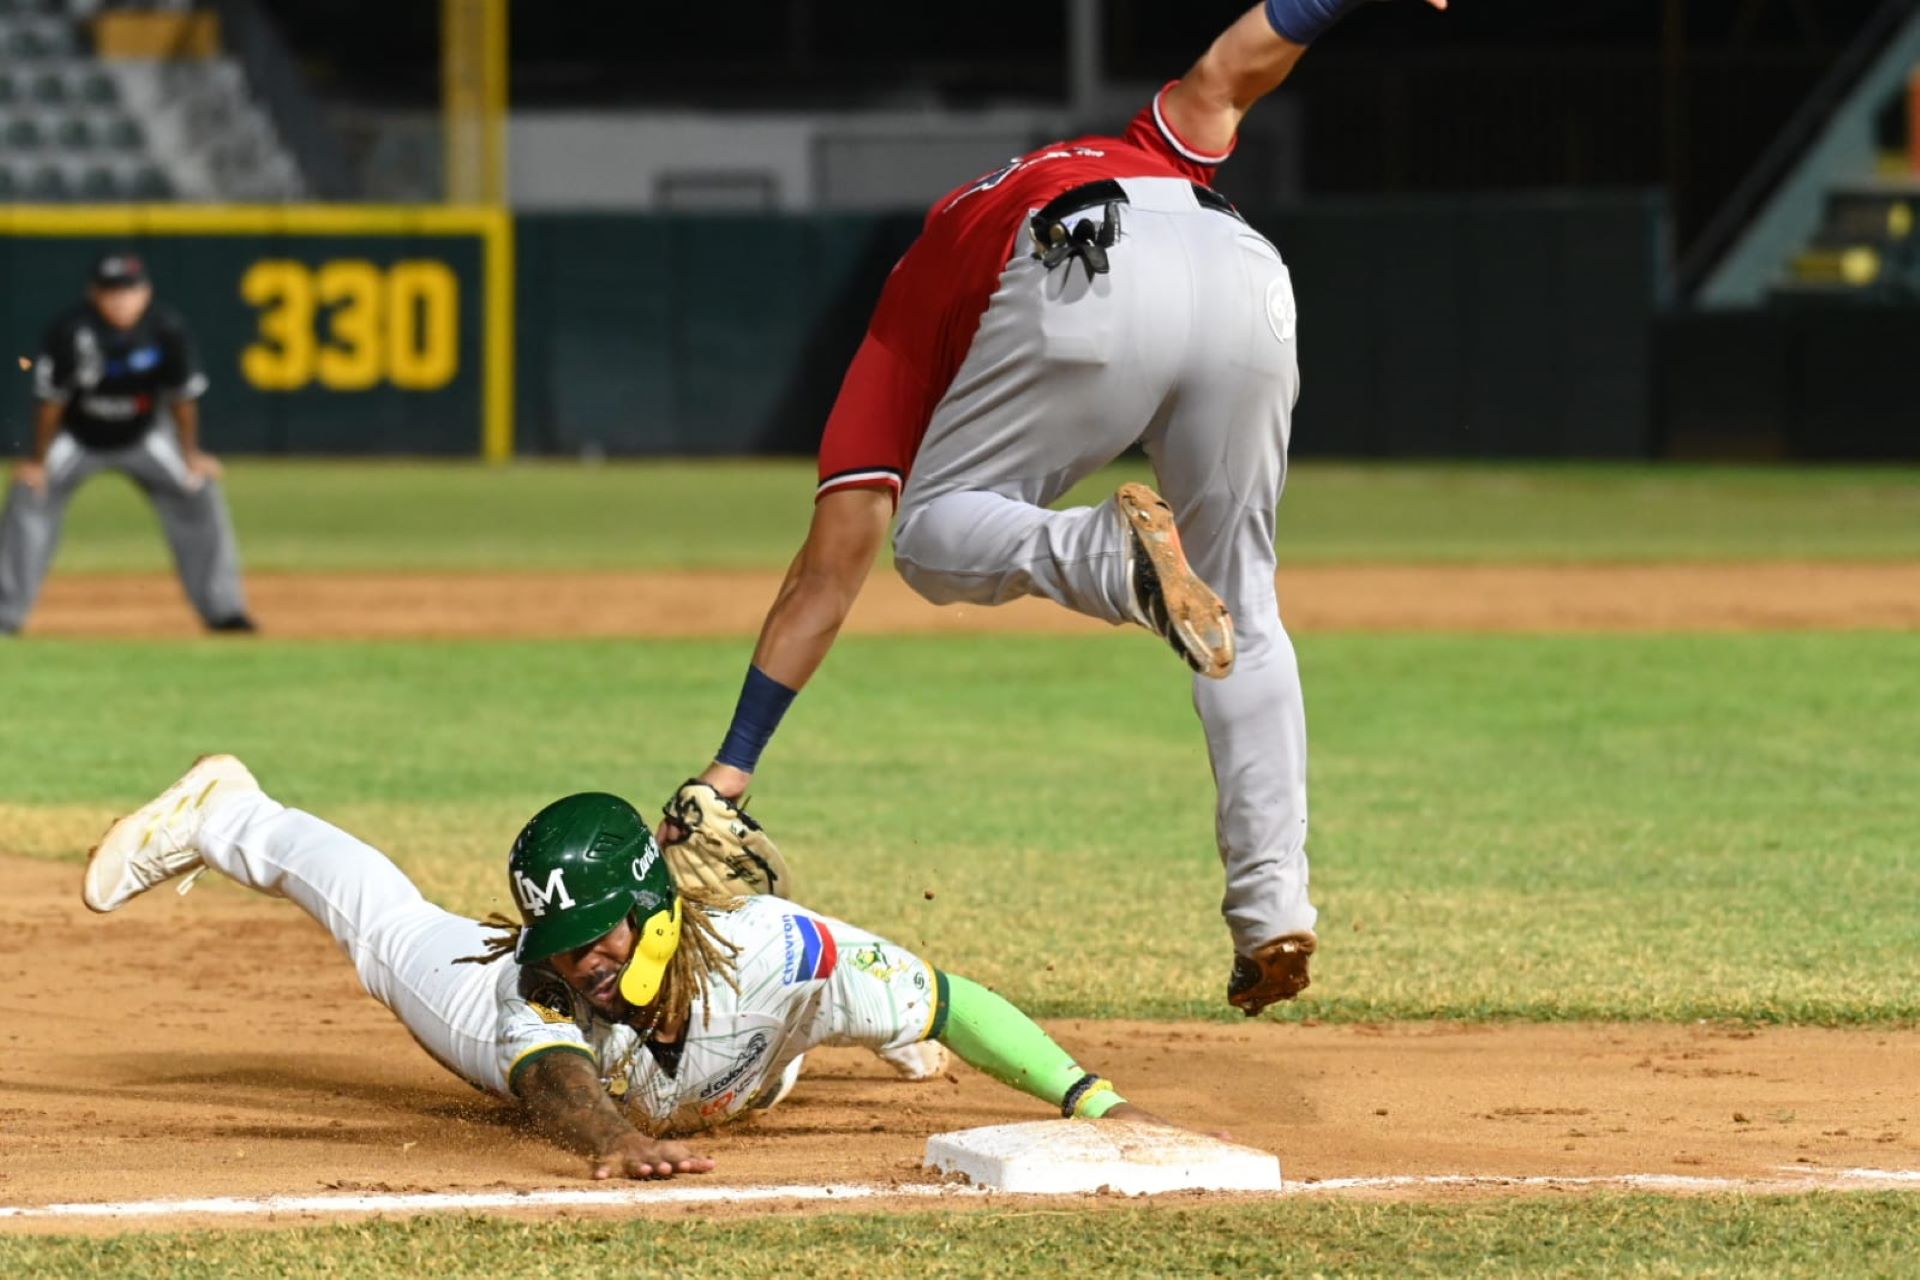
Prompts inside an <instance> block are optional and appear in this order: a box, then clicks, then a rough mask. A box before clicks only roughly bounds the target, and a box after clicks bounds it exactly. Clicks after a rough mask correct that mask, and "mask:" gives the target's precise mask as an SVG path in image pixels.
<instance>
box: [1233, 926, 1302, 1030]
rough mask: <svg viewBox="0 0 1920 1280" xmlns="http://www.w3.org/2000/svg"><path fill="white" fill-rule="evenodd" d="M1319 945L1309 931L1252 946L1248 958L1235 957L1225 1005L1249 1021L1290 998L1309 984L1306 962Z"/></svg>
mask: <svg viewBox="0 0 1920 1280" xmlns="http://www.w3.org/2000/svg"><path fill="white" fill-rule="evenodd" d="M1319 945H1320V940H1319V939H1318V938H1316V937H1315V936H1314V935H1313V934H1312V933H1311V932H1308V933H1289V934H1286V935H1285V936H1283V937H1279V938H1275V939H1274V940H1273V941H1272V942H1268V943H1265V944H1263V945H1261V946H1258V947H1255V948H1254V950H1253V955H1252V956H1238V955H1237V956H1235V957H1234V958H1233V976H1232V977H1230V978H1228V979H1227V1003H1228V1004H1230V1005H1232V1006H1233V1007H1234V1008H1236V1009H1239V1010H1240V1011H1241V1012H1243V1013H1245V1014H1246V1015H1247V1016H1248V1017H1249V1018H1251V1017H1253V1016H1255V1015H1256V1014H1258V1013H1259V1012H1260V1011H1261V1010H1263V1009H1265V1008H1266V1007H1267V1006H1268V1005H1270V1004H1276V1003H1278V1002H1279V1001H1282V1000H1291V999H1293V998H1294V997H1295V996H1297V995H1299V994H1300V993H1301V992H1302V991H1305V990H1306V989H1307V987H1308V986H1309V985H1310V984H1311V981H1312V980H1311V979H1310V978H1308V976H1307V962H1308V961H1309V960H1311V959H1313V952H1314V949H1315V948H1316V947H1318V946H1319Z"/></svg>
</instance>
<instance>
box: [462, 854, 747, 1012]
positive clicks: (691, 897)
mask: <svg viewBox="0 0 1920 1280" xmlns="http://www.w3.org/2000/svg"><path fill="white" fill-rule="evenodd" d="M679 893H680V945H679V946H678V947H675V948H674V951H673V958H672V959H670V960H668V961H667V972H666V980H665V981H664V982H663V983H662V984H661V987H662V989H661V993H660V995H659V996H658V997H657V998H656V1003H657V1002H658V1001H659V1000H664V1001H666V1005H665V1007H663V1008H662V1009H661V1010H660V1011H659V1013H658V1014H657V1015H656V1016H655V1018H654V1025H655V1026H681V1025H685V1023H686V1022H687V1020H688V1019H689V1018H691V1017H692V1016H693V1002H694V1001H695V1000H698V1001H699V1002H700V1025H701V1026H703V1027H704V1026H706V1025H708V1024H709V1023H710V1022H711V1021H712V1018H713V1013H712V1009H711V1004H710V1002H709V1001H708V999H707V996H708V993H709V992H710V991H711V990H712V989H713V982H714V979H716V978H718V979H719V980H720V981H722V982H724V983H726V984H727V986H728V987H730V988H732V989H733V990H734V991H735V992H736V993H737V992H738V991H739V990H740V981H739V979H738V978H737V977H735V976H734V961H735V960H737V959H738V958H739V955H740V948H739V947H737V946H735V945H734V944H733V943H731V942H728V941H727V940H726V939H725V938H724V937H722V936H721V935H720V930H719V929H718V928H717V927H716V926H715V925H714V923H713V916H714V913H716V912H719V913H723V914H724V913H725V912H729V911H733V910H734V909H736V908H737V907H739V906H740V905H741V903H742V901H743V899H741V898H737V897H732V896H729V895H723V894H717V893H714V892H712V891H711V890H708V889H700V888H690V887H682V888H680V890H679ZM483 923H484V924H485V925H486V927H487V928H489V929H491V930H493V931H494V936H493V937H491V938H488V939H487V942H486V949H485V950H484V951H482V952H481V953H480V954H479V955H475V956H461V957H460V958H459V959H458V960H455V961H454V963H455V964H492V963H493V962H494V961H496V960H499V959H501V958H502V957H504V956H510V955H512V954H513V952H514V948H516V947H517V946H519V944H520V934H521V931H522V928H523V926H522V925H521V923H520V922H519V921H518V920H513V919H510V918H508V917H507V916H504V915H502V914H500V913H499V912H498V911H495V912H493V913H492V914H490V915H489V916H488V917H487V918H486V920H485V921H484V922H483Z"/></svg>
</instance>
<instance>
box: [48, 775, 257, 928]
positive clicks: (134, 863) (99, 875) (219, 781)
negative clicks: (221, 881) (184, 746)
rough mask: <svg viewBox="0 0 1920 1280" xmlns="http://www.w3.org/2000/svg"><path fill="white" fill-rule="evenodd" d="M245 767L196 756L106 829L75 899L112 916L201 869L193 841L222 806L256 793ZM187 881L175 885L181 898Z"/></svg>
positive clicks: (201, 862)
mask: <svg viewBox="0 0 1920 1280" xmlns="http://www.w3.org/2000/svg"><path fill="white" fill-rule="evenodd" d="M258 790H260V784H259V783H258V782H256V781H255V780H254V777H253V775H252V774H251V773H249V772H247V766H245V765H244V764H241V763H240V761H239V760H237V759H236V758H234V757H233V756H201V757H200V758H199V759H198V760H196V761H194V762H193V768H191V769H189V770H187V771H186V773H184V774H182V775H181V777H180V781H178V782H176V783H174V784H173V785H172V786H170V787H168V788H167V789H166V790H165V791H162V792H161V793H160V794H159V795H158V796H157V797H155V798H154V799H152V800H149V801H148V802H147V803H146V804H143V805H141V806H140V807H139V808H138V809H135V810H134V811H133V812H132V813H130V814H128V815H127V816H126V817H124V818H122V819H120V820H119V821H118V822H116V823H114V824H113V825H112V826H110V827H108V828H107V833H106V834H105V835H103V836H101V837H100V843H99V844H97V845H95V846H93V851H92V852H91V853H89V854H88V855H87V875H86V879H85V880H84V881H83V882H82V884H81V886H80V897H81V900H82V901H84V902H85V903H86V904H87V906H88V907H89V908H90V909H92V910H94V911H103V912H104V911H114V910H117V909H118V908H120V907H123V906H125V905H126V904H127V903H128V902H129V901H131V900H132V899H134V898H137V897H139V896H140V895H141V894H143V893H145V892H146V891H147V890H149V889H151V888H153V887H154V886H155V885H157V884H160V883H162V882H164V881H167V880H171V879H173V878H174V877H175V876H184V875H188V874H189V873H191V874H192V876H194V877H197V876H198V875H199V873H200V872H201V871H202V870H204V869H205V867H206V863H204V862H203V861H201V858H200V851H199V850H198V849H196V848H195V847H194V839H195V837H197V836H198V835H199V834H200V824H201V823H202V822H204V821H206V817H207V815H208V814H209V813H211V812H212V811H213V809H214V808H215V807H216V806H217V805H218V804H219V803H220V802H222V801H224V800H226V799H228V798H230V797H232V796H234V795H237V794H239V793H241V792H246V791H258ZM192 887H193V879H192V878H189V879H188V880H187V882H186V883H185V884H183V885H181V886H180V892H181V893H185V892H186V891H187V890H188V889H190V888H192Z"/></svg>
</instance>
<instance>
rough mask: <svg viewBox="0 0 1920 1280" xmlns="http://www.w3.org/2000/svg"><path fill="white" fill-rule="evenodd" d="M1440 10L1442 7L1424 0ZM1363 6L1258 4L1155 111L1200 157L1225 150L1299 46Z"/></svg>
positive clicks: (1360, 0)
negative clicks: (1160, 113) (1242, 122)
mask: <svg viewBox="0 0 1920 1280" xmlns="http://www.w3.org/2000/svg"><path fill="white" fill-rule="evenodd" d="M1426 2H1427V3H1428V4H1429V5H1432V6H1433V7H1434V8H1436V9H1445V8H1446V7H1447V0H1426ZM1364 3H1367V0H1266V3H1264V4H1258V5H1255V6H1254V7H1253V8H1251V9H1249V10H1247V11H1246V13H1244V14H1242V15H1241V16H1240V20H1239V21H1238V22H1235V23H1234V24H1233V25H1232V26H1231V27H1228V28H1227V29H1226V31H1224V32H1222V33H1221V35H1220V38H1219V39H1217V40H1215V41H1214V42H1213V47H1212V48H1210V49H1208V50H1207V51H1206V53H1204V54H1203V55H1201V58H1200V61H1198V62H1196V63H1194V64H1193V69H1192V70H1191V71H1189V72H1187V74H1186V75H1185V76H1184V77H1182V78H1181V80H1180V82H1179V83H1178V84H1176V85H1174V86H1173V87H1172V88H1171V89H1169V90H1167V93H1166V96H1165V97H1164V98H1162V99H1161V100H1160V110H1161V112H1162V113H1163V114H1164V115H1165V116H1166V118H1167V123H1168V124H1169V125H1170V126H1172V128H1173V130H1174V131H1175V132H1176V133H1178V134H1179V135H1180V136H1181V137H1182V138H1185V139H1186V140H1187V141H1189V142H1191V143H1192V144H1193V145H1194V146H1196V147H1199V148H1201V149H1202V150H1206V151H1215V152H1224V151H1226V150H1228V149H1229V148H1230V147H1232V145H1233V139H1234V136H1235V135H1236V134H1237V133H1239V131H1240V122H1241V121H1242V120H1244V119H1245V118H1246V115H1247V112H1248V111H1250V110H1251V109H1252V108H1253V104H1254V103H1256V102H1258V101H1260V99H1262V98H1264V97H1266V96H1267V95H1268V94H1269V93H1272V92H1273V91H1274V90H1275V89H1278V88H1279V87H1280V85H1281V84H1282V83H1283V82H1284V81H1285V80H1286V78H1287V77H1288V76H1290V75H1292V74H1293V69H1294V67H1295V66H1297V65H1298V64H1299V62H1300V58H1301V55H1303V54H1305V53H1306V51H1307V46H1308V45H1310V44H1312V43H1313V42H1314V41H1315V40H1317V39H1319V38H1320V36H1321V35H1323V34H1324V33H1325V32H1326V31H1327V29H1328V28H1330V27H1332V26H1333V25H1334V23H1336V22H1338V21H1339V20H1340V19H1341V18H1343V17H1345V16H1346V15H1347V13H1348V12H1350V11H1351V10H1354V9H1357V8H1359V7H1360V5H1362V4H1364Z"/></svg>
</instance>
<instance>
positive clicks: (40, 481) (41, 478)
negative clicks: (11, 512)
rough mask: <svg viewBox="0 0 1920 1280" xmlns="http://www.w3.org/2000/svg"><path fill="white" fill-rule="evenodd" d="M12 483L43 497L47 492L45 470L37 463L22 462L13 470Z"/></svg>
mask: <svg viewBox="0 0 1920 1280" xmlns="http://www.w3.org/2000/svg"><path fill="white" fill-rule="evenodd" d="M13 482H14V483H15V484H19V485H25V486H26V487H27V488H29V489H31V490H33V491H34V492H35V493H38V494H41V495H43V496H44V495H45V494H46V492H47V469H46V468H45V467H44V466H42V465H41V464H39V463H38V462H22V463H20V464H18V465H17V466H15V467H14V469H13Z"/></svg>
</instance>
